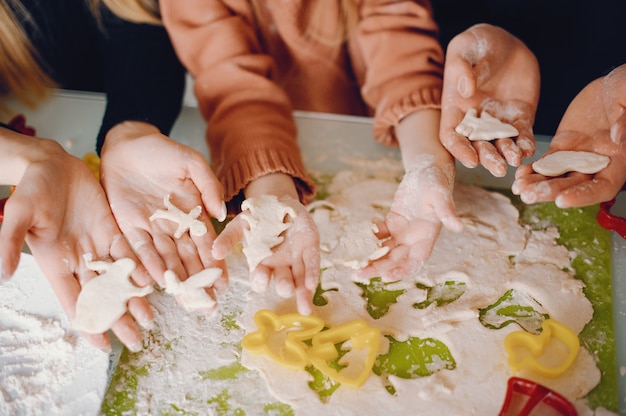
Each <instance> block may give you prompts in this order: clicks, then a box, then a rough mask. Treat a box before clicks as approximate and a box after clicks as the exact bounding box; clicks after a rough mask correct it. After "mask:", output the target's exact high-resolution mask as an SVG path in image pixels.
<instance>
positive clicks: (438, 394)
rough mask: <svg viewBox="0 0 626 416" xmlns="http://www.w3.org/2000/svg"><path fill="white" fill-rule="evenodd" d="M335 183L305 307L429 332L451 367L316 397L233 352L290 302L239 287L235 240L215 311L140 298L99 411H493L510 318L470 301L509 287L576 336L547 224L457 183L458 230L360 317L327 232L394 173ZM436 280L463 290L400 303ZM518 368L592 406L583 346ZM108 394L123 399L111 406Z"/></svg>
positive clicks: (403, 330)
mask: <svg viewBox="0 0 626 416" xmlns="http://www.w3.org/2000/svg"><path fill="white" fill-rule="evenodd" d="M335 179H336V180H335V181H334V182H333V183H332V184H331V185H330V186H329V187H328V189H329V190H330V191H331V192H330V193H331V195H330V196H329V197H328V198H327V200H328V201H329V202H331V203H332V207H331V206H325V205H324V204H320V205H319V206H318V209H320V210H324V209H333V210H335V212H334V213H329V215H320V218H323V221H322V222H321V223H319V224H318V226H319V228H320V233H321V243H322V247H323V252H322V257H323V258H322V263H323V265H324V266H325V267H327V268H325V269H324V271H323V273H322V276H321V287H322V289H323V290H324V291H325V292H324V293H323V297H324V299H325V301H326V302H327V304H326V305H323V306H322V305H321V304H320V305H318V306H315V307H314V310H313V313H314V314H315V315H316V316H318V317H320V318H322V319H323V320H324V322H325V323H326V324H327V325H328V326H330V327H333V326H337V325H340V324H342V323H345V322H348V321H352V320H355V319H363V320H365V321H366V322H367V323H368V325H370V326H374V327H376V328H379V329H380V330H381V332H382V333H383V334H385V335H389V336H393V337H394V338H395V339H396V340H398V341H408V340H411V339H414V338H418V337H421V338H433V339H436V340H438V341H440V342H441V343H443V344H445V346H447V347H448V349H449V351H450V354H451V355H452V356H453V358H454V360H455V361H456V368H454V369H445V362H443V361H440V362H439V364H437V365H431V368H433V369H435V370H437V371H433V373H432V374H430V375H427V376H419V377H412V378H401V377H398V376H395V375H389V376H388V377H382V376H377V375H372V376H371V377H370V378H369V379H368V381H367V382H366V383H365V385H364V386H363V387H362V388H360V389H358V390H354V389H350V388H348V387H343V386H341V387H339V388H338V389H337V390H335V391H334V393H332V395H330V398H327V399H326V400H324V401H322V400H320V398H319V397H318V395H317V394H316V393H315V392H314V391H313V390H311V389H310V388H309V386H308V383H309V382H310V381H311V380H312V377H311V374H309V373H308V372H306V371H293V370H289V369H286V368H283V367H280V366H279V365H278V364H275V363H274V362H272V361H271V360H269V359H268V358H267V357H264V356H262V355H261V356H252V355H251V354H249V353H248V352H247V351H242V350H241V345H240V342H241V339H242V338H243V336H244V335H245V334H246V333H248V332H252V331H254V330H256V327H255V325H254V322H253V316H254V313H255V312H256V311H258V310H259V309H264V308H267V309H271V310H273V311H275V312H276V313H277V314H279V315H280V314H283V313H292V312H296V311H297V308H296V304H295V300H294V299H283V298H281V297H279V296H277V295H276V294H275V291H274V290H268V291H267V292H265V293H263V294H258V293H254V292H251V290H250V284H249V281H248V267H247V264H246V259H245V256H244V255H243V253H242V252H241V250H235V252H233V254H231V255H230V256H229V257H228V258H227V263H228V268H229V270H228V271H229V276H230V283H229V289H228V291H227V292H226V293H225V294H222V295H220V296H219V297H218V302H219V303H218V305H219V306H218V311H217V313H216V314H215V315H213V316H212V317H208V318H207V317H204V316H203V315H201V314H194V313H192V314H189V313H186V312H185V311H184V310H183V309H182V308H180V307H179V306H178V305H176V303H175V301H174V300H173V299H172V298H171V297H170V296H167V295H165V294H164V293H162V292H157V293H153V294H151V295H149V297H148V299H149V301H150V302H151V303H152V305H154V307H155V314H156V324H157V325H156V329H155V330H153V331H152V332H151V333H150V334H149V335H148V336H147V341H146V343H145V349H144V351H142V352H140V353H136V354H132V355H130V357H129V359H128V362H127V363H125V364H122V365H121V366H120V368H119V370H118V375H119V376H120V377H121V380H120V382H118V383H115V384H114V385H113V388H112V389H111V391H109V394H108V396H107V403H105V408H106V409H107V411H108V412H109V413H111V414H167V413H168V412H170V413H174V412H179V413H184V412H187V413H188V414H208V415H213V414H215V415H222V414H223V415H231V414H233V415H243V414H246V415H266V414H270V415H288V414H294V413H295V414H296V415H320V414H337V412H338V411H339V410H338V409H341V414H342V415H363V414H390V415H391V414H416V413H415V412H416V409H420V410H419V413H418V414H419V415H431V414H432V415H441V414H450V415H460V414H463V415H486V414H497V413H498V411H499V409H500V406H501V405H502V401H503V399H504V393H505V389H506V381H507V379H508V378H509V377H510V376H511V375H512V374H511V372H510V370H509V368H508V366H507V364H506V352H505V351H504V347H503V339H504V337H505V336H506V334H508V333H510V332H512V331H515V330H519V329H520V327H519V326H518V325H516V324H511V325H508V326H505V327H504V328H502V329H499V330H495V329H488V328H486V327H485V326H483V325H482V324H481V323H480V322H479V320H478V311H479V309H481V308H485V307H487V306H488V305H491V304H493V303H495V302H496V301H497V300H498V299H499V298H500V297H501V296H502V295H503V294H504V293H505V292H506V291H507V290H511V289H513V290H515V291H516V292H515V293H520V294H522V295H523V296H519V298H528V297H530V298H532V299H534V301H535V302H536V303H535V305H538V306H537V308H539V309H541V310H540V312H541V313H547V314H549V315H550V317H551V318H553V319H556V320H558V321H560V322H562V323H564V324H566V325H567V326H569V327H570V328H571V329H572V330H573V331H575V332H576V333H579V332H580V331H581V330H582V328H583V327H584V325H585V324H586V323H587V322H588V321H589V320H590V319H591V317H592V314H593V310H592V308H591V304H590V303H589V301H588V300H587V299H586V298H585V296H584V294H583V292H582V288H583V284H582V282H581V281H579V280H577V279H575V278H574V277H573V272H572V271H571V263H570V253H568V251H567V250H566V249H565V248H564V247H562V246H559V245H557V244H556V242H555V239H556V237H557V236H558V234H557V233H556V232H555V230H554V229H549V230H547V231H532V232H531V231H529V230H528V229H526V228H524V227H522V226H521V225H519V223H518V215H519V213H518V211H517V209H516V208H515V207H513V205H511V203H510V201H509V200H508V199H507V198H506V197H504V196H503V195H501V194H498V193H490V192H487V191H485V190H483V189H480V188H477V187H472V186H466V185H461V184H458V185H457V189H456V190H455V201H456V204H457V210H458V213H459V215H460V216H461V218H462V219H463V223H464V230H463V232H462V233H461V234H458V233H452V232H448V231H447V230H443V231H442V234H441V236H440V238H439V240H438V242H437V245H436V247H435V250H434V252H433V255H432V257H431V259H430V260H429V261H428V262H427V263H426V264H425V265H424V267H423V268H422V269H421V270H420V271H419V272H418V273H416V274H415V275H414V276H410V277H408V278H407V279H405V280H404V281H402V282H399V283H394V284H392V285H391V286H388V287H387V289H388V290H399V291H403V293H402V294H401V295H400V296H398V297H397V299H396V302H395V303H393V304H391V305H390V306H389V310H388V311H387V312H386V313H382V316H381V317H379V318H378V319H374V318H373V317H372V316H371V315H370V314H369V313H368V312H367V310H366V308H367V307H368V304H367V301H366V300H365V299H364V298H363V297H362V289H361V287H360V286H358V285H356V284H355V283H354V282H353V276H354V271H353V270H351V269H349V268H346V267H344V266H343V260H344V259H342V258H339V257H341V256H339V257H338V256H337V252H335V251H334V250H335V248H338V247H340V246H341V244H338V242H339V240H341V239H343V241H344V242H343V243H342V244H344V245H345V244H350V243H349V242H350V235H349V234H346V232H348V231H349V230H350V227H349V226H347V224H348V223H349V222H361V221H363V222H367V221H371V220H373V219H374V218H381V216H382V215H384V212H385V210H386V209H388V207H389V206H390V203H391V199H390V198H392V197H393V193H394V189H395V187H397V184H398V182H397V181H395V180H393V179H391V180H389V179H381V178H374V179H371V178H365V177H359V176H358V175H356V176H355V175H354V174H351V173H342V174H338V175H337V176H336V177H335ZM339 214H340V215H339ZM333 221H335V222H334V223H333ZM337 221H339V222H337ZM338 230H341V232H338ZM567 270H570V271H567ZM449 280H453V281H456V282H461V283H463V284H464V285H465V287H466V289H465V293H464V294H463V295H462V296H461V297H459V298H458V299H457V300H455V301H453V302H451V303H449V304H447V305H444V306H439V307H437V306H435V305H434V304H433V305H430V306H428V307H425V308H422V309H417V308H415V307H414V306H413V305H414V304H416V303H420V302H423V301H424V300H426V290H425V289H422V288H420V287H417V286H416V284H421V285H424V286H428V287H434V286H436V285H437V284H441V283H443V282H446V281H449ZM424 286H421V287H424ZM242 364H243V365H242ZM439 370H440V371H439ZM519 375H521V376H523V377H528V378H532V379H534V380H536V381H538V382H540V383H542V384H545V385H547V386H548V387H550V388H553V389H554V390H557V391H558V392H560V393H561V394H563V395H565V396H566V397H568V399H570V400H571V401H572V402H574V403H575V405H576V407H577V410H578V411H579V414H581V415H589V414H592V413H591V412H592V411H591V410H590V409H589V408H588V407H587V404H586V401H585V400H584V396H585V395H586V394H587V393H588V392H589V391H590V390H591V389H592V388H593V387H594V386H595V385H596V384H597V383H598V381H599V378H600V374H599V371H598V369H597V367H596V365H595V362H594V359H593V357H592V356H591V354H589V352H588V351H586V350H585V349H584V348H582V349H581V353H580V354H579V355H578V358H577V359H576V361H575V362H574V364H573V367H572V368H570V369H569V370H568V371H567V372H566V373H565V374H564V375H563V376H562V377H558V378H556V379H541V378H538V377H537V376H533V375H529V374H519ZM389 385H391V386H393V388H395V390H396V394H395V395H393V396H392V395H391V394H389V393H388V392H387V390H386V389H385V386H389ZM485 393H488V394H485ZM364 397H367V400H364V399H363V398H364ZM120 402H123V403H124V405H116V404H115V403H120ZM281 402H282V403H288V404H289V406H290V407H288V406H286V405H285V404H282V403H281ZM116 406H117V407H116ZM290 409H291V410H290ZM390 409H393V410H390ZM291 411H293V412H294V413H290V412H291Z"/></svg>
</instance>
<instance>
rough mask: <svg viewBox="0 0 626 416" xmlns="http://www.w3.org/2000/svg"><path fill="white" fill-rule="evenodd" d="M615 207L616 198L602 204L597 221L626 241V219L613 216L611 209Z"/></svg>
mask: <svg viewBox="0 0 626 416" xmlns="http://www.w3.org/2000/svg"><path fill="white" fill-rule="evenodd" d="M613 205H615V198H613V199H612V200H610V201H607V202H603V203H601V204H600V211H598V213H597V214H596V220H597V221H598V224H600V225H601V226H602V227H603V228H606V229H607V230H609V231H615V232H616V233H618V234H619V235H620V236H622V238H625V239H626V219H624V218H622V217H620V216H617V215H613V214H611V207H613Z"/></svg>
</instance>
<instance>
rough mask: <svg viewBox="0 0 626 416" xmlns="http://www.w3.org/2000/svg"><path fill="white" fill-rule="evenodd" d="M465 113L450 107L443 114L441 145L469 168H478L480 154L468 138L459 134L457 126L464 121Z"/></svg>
mask: <svg viewBox="0 0 626 416" xmlns="http://www.w3.org/2000/svg"><path fill="white" fill-rule="evenodd" d="M463 117H464V113H463V112H462V111H461V110H460V109H459V108H458V107H452V106H450V107H448V108H446V109H445V110H444V111H442V113H441V123H440V133H439V134H440V136H439V139H440V140H441V144H442V145H443V146H444V147H445V148H446V149H447V150H448V152H450V153H451V154H452V156H454V157H455V158H456V159H457V160H458V161H459V162H461V163H462V164H463V165H464V166H465V167H467V168H470V169H472V168H475V167H476V166H478V154H477V152H476V149H475V148H474V146H472V143H471V142H470V141H469V140H468V139H467V137H465V136H462V135H460V134H458V133H457V132H456V131H455V129H456V126H457V125H458V124H459V123H460V122H461V120H463Z"/></svg>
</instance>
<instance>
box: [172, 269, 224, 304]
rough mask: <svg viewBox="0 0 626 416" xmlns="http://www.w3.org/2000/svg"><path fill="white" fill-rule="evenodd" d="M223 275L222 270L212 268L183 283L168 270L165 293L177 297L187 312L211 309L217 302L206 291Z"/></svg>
mask: <svg viewBox="0 0 626 416" xmlns="http://www.w3.org/2000/svg"><path fill="white" fill-rule="evenodd" d="M221 275H222V269H220V268H218V267H212V268H209V269H204V270H202V271H201V272H198V273H196V274H194V275H191V276H189V277H188V278H187V280H185V281H181V280H180V279H179V278H178V276H177V275H176V273H174V272H173V271H172V270H166V271H165V275H164V277H165V285H166V286H165V292H166V293H169V294H170V295H174V296H177V297H178V301H179V302H180V304H181V305H182V307H183V308H185V310H188V311H191V310H194V309H209V308H212V307H213V306H215V303H216V302H215V299H213V298H212V297H211V296H210V295H209V294H208V293H207V292H206V290H205V289H206V288H209V287H211V286H213V284H214V283H215V282H216V281H217V279H219V278H220V276H221Z"/></svg>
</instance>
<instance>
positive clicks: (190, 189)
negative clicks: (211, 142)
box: [100, 122, 227, 289]
mask: <svg viewBox="0 0 626 416" xmlns="http://www.w3.org/2000/svg"><path fill="white" fill-rule="evenodd" d="M101 155H102V156H101V163H100V174H101V182H102V185H103V186H104V189H105V190H106V194H107V197H108V199H109V202H110V204H111V209H112V211H113V214H114V215H115V219H116V220H117V223H118V224H119V226H120V228H121V230H122V231H123V232H124V235H125V236H126V238H127V239H128V241H129V242H130V244H131V246H132V247H133V249H134V250H135V252H136V253H137V255H138V256H139V258H140V259H141V262H142V263H143V264H144V266H145V267H146V269H147V270H148V271H149V272H150V275H151V276H152V277H153V278H154V280H156V281H157V282H158V283H159V284H160V285H161V286H165V277H164V275H165V272H166V271H167V270H171V271H173V272H174V273H175V274H176V276H177V277H178V278H179V279H180V280H183V281H184V280H185V279H187V277H189V276H191V275H194V274H196V273H198V272H200V271H202V270H204V269H207V268H211V267H220V268H222V269H223V270H224V273H223V274H222V277H221V278H220V279H219V280H218V281H217V282H216V283H215V286H216V288H218V289H225V287H226V284H227V275H226V268H225V265H224V263H223V262H222V261H220V260H216V259H214V258H213V256H212V255H211V247H212V245H213V240H214V239H215V235H216V234H215V230H214V229H213V227H212V225H211V220H210V217H209V216H212V217H213V218H217V219H218V220H219V221H223V220H224V219H225V217H226V207H225V205H224V202H223V199H222V195H223V189H222V185H221V184H220V182H219V181H218V180H217V178H216V177H215V175H214V174H213V171H212V170H211V168H210V166H209V164H208V162H207V161H206V160H205V159H204V157H203V156H202V155H201V154H200V153H199V152H197V151H196V150H194V149H191V148H189V147H187V146H185V145H183V144H180V143H177V142H176V141H174V140H172V139H170V138H169V137H167V136H165V135H163V134H161V133H160V132H159V131H158V129H157V128H156V127H154V126H152V125H149V124H146V123H141V122H123V123H120V124H118V125H116V126H115V127H113V128H112V129H111V130H110V131H109V133H108V134H107V137H106V140H105V143H104V146H103V147H102V152H101ZM168 196H169V198H168V200H167V201H165V202H167V203H168V205H169V208H168V207H166V206H165V203H164V199H166V198H167V197H168ZM174 207H176V208H174ZM197 207H200V208H197ZM167 209H173V210H176V211H182V212H184V213H190V212H191V211H193V212H195V213H197V214H198V216H197V218H196V220H197V221H198V222H199V223H204V225H206V227H202V228H203V231H205V232H203V233H198V232H193V231H194V230H193V229H191V230H189V231H187V230H179V224H178V223H177V222H175V221H172V220H168V219H167V218H164V217H167V215H165V216H164V217H163V216H158V215H156V216H155V217H153V219H152V220H151V217H152V216H153V215H154V214H155V212H157V211H164V210H167ZM157 217H158V218H157ZM181 231H183V232H181Z"/></svg>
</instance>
